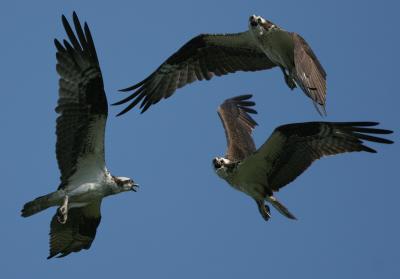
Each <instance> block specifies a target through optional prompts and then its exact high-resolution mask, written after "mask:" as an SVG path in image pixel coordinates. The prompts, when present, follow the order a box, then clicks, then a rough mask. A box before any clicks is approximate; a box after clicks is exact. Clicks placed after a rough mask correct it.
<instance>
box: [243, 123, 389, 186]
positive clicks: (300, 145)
mask: <svg viewBox="0 0 400 279" xmlns="http://www.w3.org/2000/svg"><path fill="white" fill-rule="evenodd" d="M378 124H379V123H376V122H307V123H295V124H288V125H283V126H280V127H278V128H276V129H275V131H274V132H273V133H272V135H271V136H270V138H269V139H268V140H267V141H266V142H265V143H264V144H263V145H262V146H261V147H260V148H259V149H258V150H257V152H256V154H255V155H254V156H252V157H250V158H249V159H248V160H246V161H245V162H244V163H246V164H249V165H251V164H258V165H262V166H263V167H262V169H263V171H264V172H265V173H266V179H267V180H268V187H269V188H270V189H271V190H274V191H278V190H279V189H280V188H281V187H283V186H285V185H287V184H288V183H290V182H291V181H293V180H294V179H296V177H298V176H299V175H300V174H302V173H303V172H304V171H305V170H306V169H307V168H308V167H309V166H310V165H311V163H312V162H314V161H315V160H317V159H319V158H321V157H323V156H328V155H335V154H340V153H345V152H355V151H366V152H370V153H376V151H375V150H374V149H372V148H370V147H368V146H365V145H364V142H363V141H371V142H377V143H385V144H391V143H393V142H392V141H391V140H387V139H384V138H380V137H376V136H372V135H369V134H390V133H392V131H390V130H383V129H377V128H370V127H372V126H376V125H378ZM258 167H260V166H258Z"/></svg>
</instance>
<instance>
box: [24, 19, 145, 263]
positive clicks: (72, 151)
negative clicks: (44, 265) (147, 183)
mask: <svg viewBox="0 0 400 279" xmlns="http://www.w3.org/2000/svg"><path fill="white" fill-rule="evenodd" d="M73 22H74V25H75V30H76V35H77V36H76V35H75V34H74V32H73V30H72V28H71V26H70V24H69V23H68V21H67V19H66V18H65V16H62V23H63V25H64V28H65V31H66V33H67V35H68V38H69V42H68V41H67V40H64V41H63V44H62V43H60V42H59V41H58V40H57V39H55V40H54V43H55V46H56V48H57V55H56V56H57V72H58V74H59V76H60V80H59V98H58V104H57V107H56V112H57V113H58V118H57V125H56V126H57V127H56V134H57V144H56V154H57V161H58V166H59V169H60V172H61V183H60V186H59V187H58V189H57V191H55V192H52V193H50V194H47V195H44V196H41V197H38V198H36V199H34V200H33V201H30V202H28V203H26V204H25V205H24V207H23V209H22V212H21V215H22V216H23V217H28V216H31V215H33V214H36V213H38V212H40V211H42V210H45V209H47V208H49V207H53V206H58V209H57V211H56V214H55V215H54V217H53V218H52V220H51V224H50V255H49V257H48V259H49V258H52V257H54V256H57V255H58V257H64V256H66V255H68V254H70V253H71V252H78V251H80V250H82V249H89V248H90V246H91V244H92V242H93V240H94V238H95V235H96V230H97V227H98V226H99V224H100V219H101V215H100V207H101V201H102V199H103V198H104V197H106V196H109V195H115V194H118V193H122V192H125V191H136V187H137V186H138V185H137V184H135V182H134V181H133V180H132V179H130V178H127V177H117V176H113V175H111V174H110V172H109V171H108V170H107V167H106V165H105V158H104V133H105V126H106V121H107V114H108V105H107V98H106V95H105V92H104V85H103V78H102V74H101V70H100V65H99V61H98V58H97V54H96V49H95V46H94V43H93V39H92V35H91V34H90V30H89V27H88V25H87V24H86V23H85V25H84V28H83V29H82V26H81V24H80V22H79V19H78V17H77V15H76V13H75V12H74V13H73Z"/></svg>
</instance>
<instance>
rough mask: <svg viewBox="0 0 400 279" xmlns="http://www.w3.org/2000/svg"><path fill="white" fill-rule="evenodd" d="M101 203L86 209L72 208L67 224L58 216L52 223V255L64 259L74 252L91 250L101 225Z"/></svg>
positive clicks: (95, 203) (54, 217)
mask: <svg viewBox="0 0 400 279" xmlns="http://www.w3.org/2000/svg"><path fill="white" fill-rule="evenodd" d="M100 206H101V201H98V202H94V203H91V204H89V205H87V206H85V207H78V208H71V209H69V211H68V219H67V222H66V223H65V224H61V223H60V222H59V221H58V220H57V214H55V215H54V216H53V219H52V220H51V223H50V255H49V256H48V257H47V259H50V258H52V257H54V256H57V258H62V257H65V256H67V255H68V254H70V253H72V252H78V251H80V250H82V249H86V250H87V249H89V248H90V246H91V245H92V242H93V240H94V238H95V236H96V231H97V227H98V226H99V224H100V220H101V214H100Z"/></svg>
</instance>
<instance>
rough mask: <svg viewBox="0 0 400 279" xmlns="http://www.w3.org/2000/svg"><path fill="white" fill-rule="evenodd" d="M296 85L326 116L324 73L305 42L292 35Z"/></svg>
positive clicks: (294, 34) (299, 37)
mask: <svg viewBox="0 0 400 279" xmlns="http://www.w3.org/2000/svg"><path fill="white" fill-rule="evenodd" d="M292 36H293V43H294V64H295V69H296V75H295V79H296V83H297V84H298V85H299V86H300V88H301V89H302V90H303V91H304V93H305V94H306V95H307V96H308V97H310V98H311V99H312V100H313V102H314V105H315V106H316V108H317V110H318V112H320V114H326V111H325V103H326V72H325V70H324V69H323V68H322V65H321V63H320V62H319V61H318V58H317V56H316V55H315V54H314V52H313V51H312V49H311V47H310V46H309V45H308V44H307V42H306V41H305V40H304V39H303V38H302V37H301V36H300V35H299V34H296V33H292Z"/></svg>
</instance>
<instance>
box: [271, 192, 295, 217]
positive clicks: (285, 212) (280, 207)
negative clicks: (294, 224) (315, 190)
mask: <svg viewBox="0 0 400 279" xmlns="http://www.w3.org/2000/svg"><path fill="white" fill-rule="evenodd" d="M267 201H269V202H270V203H271V204H272V205H273V207H275V209H276V210H278V211H279V212H280V213H281V214H282V215H284V216H286V217H287V218H289V219H293V220H297V218H296V217H295V216H294V215H293V214H292V213H290V211H289V210H288V209H287V208H286V207H285V206H284V205H283V204H281V203H280V202H279V201H278V200H277V199H276V198H275V197H274V196H270V197H267Z"/></svg>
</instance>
